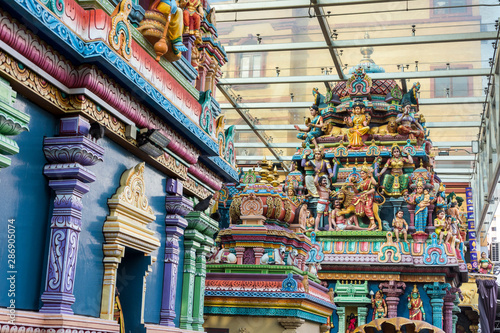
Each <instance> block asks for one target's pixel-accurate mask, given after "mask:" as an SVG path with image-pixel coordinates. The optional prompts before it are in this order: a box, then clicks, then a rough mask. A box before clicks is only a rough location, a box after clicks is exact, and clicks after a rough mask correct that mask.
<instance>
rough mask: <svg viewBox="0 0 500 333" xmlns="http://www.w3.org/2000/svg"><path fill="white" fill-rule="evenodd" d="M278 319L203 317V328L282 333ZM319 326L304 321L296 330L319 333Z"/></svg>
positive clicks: (231, 332)
mask: <svg viewBox="0 0 500 333" xmlns="http://www.w3.org/2000/svg"><path fill="white" fill-rule="evenodd" d="M278 318H280V317H273V318H263V317H250V316H205V324H203V327H204V328H205V329H207V328H228V329H229V333H240V332H239V330H240V328H241V329H243V328H244V329H246V333H282V332H283V331H284V330H285V328H284V327H283V326H281V325H280V323H278ZM319 326H320V325H319V324H317V323H313V322H310V321H306V322H305V323H304V324H302V325H301V326H300V327H299V328H298V329H297V333H319Z"/></svg>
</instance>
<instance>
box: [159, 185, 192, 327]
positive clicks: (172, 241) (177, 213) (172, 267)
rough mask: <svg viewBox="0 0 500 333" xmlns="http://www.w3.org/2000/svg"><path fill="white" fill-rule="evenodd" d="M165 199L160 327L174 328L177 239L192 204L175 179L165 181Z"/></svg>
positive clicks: (184, 226) (182, 229) (182, 232)
mask: <svg viewBox="0 0 500 333" xmlns="http://www.w3.org/2000/svg"><path fill="white" fill-rule="evenodd" d="M166 192H167V196H166V197H165V208H166V211H167V216H166V217H165V230H166V236H167V237H166V242H165V268H164V271H163V295H162V300H161V311H160V325H165V326H171V327H175V325H174V319H175V318H176V316H177V314H176V313H175V301H176V296H177V295H176V291H177V272H178V269H179V268H178V265H179V253H180V248H179V239H180V237H181V236H182V235H184V230H185V229H186V227H187V225H188V222H187V221H186V219H185V218H184V216H185V215H186V214H187V213H189V212H190V211H191V210H192V209H193V202H192V201H191V200H189V199H188V198H185V197H183V196H182V183H181V182H180V181H177V180H175V179H168V180H167V189H166Z"/></svg>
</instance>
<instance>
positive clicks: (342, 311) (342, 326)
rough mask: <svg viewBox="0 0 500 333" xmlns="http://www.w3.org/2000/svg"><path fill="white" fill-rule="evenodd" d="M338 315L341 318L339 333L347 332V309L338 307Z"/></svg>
mask: <svg viewBox="0 0 500 333" xmlns="http://www.w3.org/2000/svg"><path fill="white" fill-rule="evenodd" d="M337 315H338V316H339V333H344V332H345V307H343V306H340V307H337Z"/></svg>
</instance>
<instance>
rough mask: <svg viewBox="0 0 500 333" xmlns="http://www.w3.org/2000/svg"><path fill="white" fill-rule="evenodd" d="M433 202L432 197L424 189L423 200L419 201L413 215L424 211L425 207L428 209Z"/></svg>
mask: <svg viewBox="0 0 500 333" xmlns="http://www.w3.org/2000/svg"><path fill="white" fill-rule="evenodd" d="M434 201H436V200H435V199H433V197H431V195H430V194H429V190H428V189H424V199H423V200H422V201H420V203H419V204H418V205H417V206H418V210H417V211H416V212H415V214H418V213H420V212H421V211H423V210H424V209H426V208H427V207H429V206H430V205H431V203H432V202H434Z"/></svg>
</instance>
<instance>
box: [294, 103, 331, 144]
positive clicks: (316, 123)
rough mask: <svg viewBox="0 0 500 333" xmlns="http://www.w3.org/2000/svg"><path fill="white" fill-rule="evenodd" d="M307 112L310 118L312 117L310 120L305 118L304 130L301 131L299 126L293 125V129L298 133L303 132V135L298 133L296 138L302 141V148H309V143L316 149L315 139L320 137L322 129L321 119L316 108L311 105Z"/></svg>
mask: <svg viewBox="0 0 500 333" xmlns="http://www.w3.org/2000/svg"><path fill="white" fill-rule="evenodd" d="M309 111H311V116H312V117H313V119H312V120H310V119H309V118H307V119H308V120H306V126H307V128H306V129H301V128H300V127H299V126H297V125H295V129H296V130H297V131H299V132H304V133H299V134H297V138H298V139H300V140H304V142H303V143H302V147H304V148H306V147H308V148H309V147H310V146H311V142H312V144H313V145H314V146H315V147H317V146H318V143H317V142H316V138H318V137H320V136H321V134H322V133H323V131H322V130H321V129H322V128H323V125H324V123H323V117H321V113H320V112H319V109H318V106H317V105H313V106H311V107H310V108H309Z"/></svg>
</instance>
